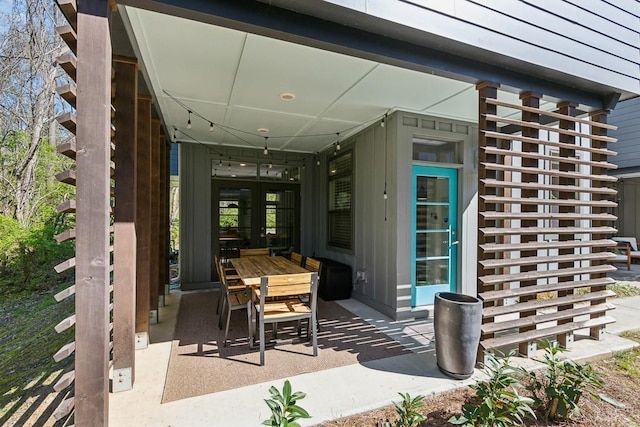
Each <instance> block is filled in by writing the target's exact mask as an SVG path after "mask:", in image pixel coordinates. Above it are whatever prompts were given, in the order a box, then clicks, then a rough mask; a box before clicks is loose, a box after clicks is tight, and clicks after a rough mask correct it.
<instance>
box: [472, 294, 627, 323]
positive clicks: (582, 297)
mask: <svg viewBox="0 0 640 427" xmlns="http://www.w3.org/2000/svg"><path fill="white" fill-rule="evenodd" d="M615 295H616V294H615V292H613V291H610V290H605V291H597V292H588V293H584V294H578V295H567V296H563V297H558V298H549V299H538V300H532V301H527V302H519V303H516V304H507V305H499V306H495V307H485V308H484V309H483V310H482V317H496V316H501V315H503V314H509V313H519V312H523V311H532V310H538V309H541V308H546V307H556V306H561V305H569V304H576V303H581V302H587V301H592V300H601V299H606V298H610V297H613V296H615Z"/></svg>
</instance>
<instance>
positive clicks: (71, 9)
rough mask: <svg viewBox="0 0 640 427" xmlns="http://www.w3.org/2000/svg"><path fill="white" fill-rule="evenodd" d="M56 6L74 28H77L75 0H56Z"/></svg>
mask: <svg viewBox="0 0 640 427" xmlns="http://www.w3.org/2000/svg"><path fill="white" fill-rule="evenodd" d="M56 3H58V7H59V8H60V10H61V11H62V14H63V15H64V17H65V18H66V20H67V22H68V23H69V25H71V26H72V27H73V29H74V30H76V31H77V30H78V6H77V5H76V0H57V1H56Z"/></svg>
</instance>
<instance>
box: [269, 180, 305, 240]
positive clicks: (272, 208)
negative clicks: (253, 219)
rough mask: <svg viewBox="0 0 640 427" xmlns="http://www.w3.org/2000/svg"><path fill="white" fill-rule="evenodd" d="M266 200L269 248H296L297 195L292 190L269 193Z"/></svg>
mask: <svg viewBox="0 0 640 427" xmlns="http://www.w3.org/2000/svg"><path fill="white" fill-rule="evenodd" d="M264 198H265V200H264V203H265V210H264V215H265V237H266V240H267V241H266V245H267V247H270V248H281V249H283V250H285V249H288V248H290V247H292V246H295V238H296V231H297V230H296V193H295V192H294V191H292V190H278V191H267V192H266V193H265V196H264Z"/></svg>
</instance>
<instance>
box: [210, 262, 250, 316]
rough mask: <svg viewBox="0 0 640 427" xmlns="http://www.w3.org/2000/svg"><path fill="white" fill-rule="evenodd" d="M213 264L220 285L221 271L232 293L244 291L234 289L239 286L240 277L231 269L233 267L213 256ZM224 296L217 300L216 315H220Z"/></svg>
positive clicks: (242, 289)
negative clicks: (232, 290)
mask: <svg viewBox="0 0 640 427" xmlns="http://www.w3.org/2000/svg"><path fill="white" fill-rule="evenodd" d="M213 263H214V265H215V266H216V272H217V273H218V278H219V279H220V283H222V273H221V270H224V276H225V278H226V280H227V283H228V284H229V285H230V286H231V287H232V289H234V292H237V291H238V290H240V291H244V288H241V289H238V290H235V288H237V287H238V286H237V285H239V284H241V283H242V280H241V279H240V276H238V273H237V272H236V269H235V268H233V266H230V265H228V264H226V263H225V262H224V261H222V260H221V259H220V257H219V256H218V255H214V256H213ZM223 297H224V295H222V296H221V297H220V298H219V299H218V306H217V308H216V314H220V308H222V303H223V300H224V298H223Z"/></svg>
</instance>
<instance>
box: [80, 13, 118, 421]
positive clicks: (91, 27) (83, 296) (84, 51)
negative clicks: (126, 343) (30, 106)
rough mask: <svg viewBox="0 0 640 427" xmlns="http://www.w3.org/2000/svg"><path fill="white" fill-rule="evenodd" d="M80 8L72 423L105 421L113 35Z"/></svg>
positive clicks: (103, 16) (98, 16)
mask: <svg viewBox="0 0 640 427" xmlns="http://www.w3.org/2000/svg"><path fill="white" fill-rule="evenodd" d="M77 7H78V23H77V28H78V31H77V33H78V34H79V35H80V36H79V38H78V45H77V46H78V50H77V52H78V71H77V83H78V91H77V133H76V145H77V153H76V162H77V165H76V177H77V184H76V197H77V201H76V277H75V279H76V345H75V353H76V355H75V391H74V406H75V408H74V419H75V424H76V425H78V426H96V427H97V426H107V425H108V422H109V359H110V355H109V353H110V351H109V350H110V348H109V347H110V332H111V331H110V311H111V310H110V303H111V301H110V299H111V298H110V296H111V292H110V289H109V287H110V283H109V270H110V264H111V263H110V251H109V245H110V241H109V240H110V232H109V226H110V220H111V215H110V210H111V206H110V198H111V193H110V191H111V188H110V182H111V180H110V163H111V36H110V34H109V14H110V6H109V3H108V1H106V0H81V1H78V2H77Z"/></svg>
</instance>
